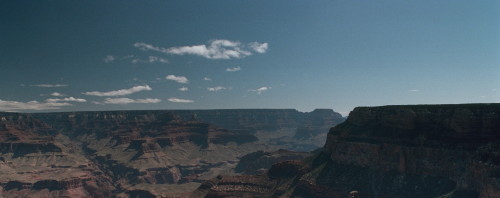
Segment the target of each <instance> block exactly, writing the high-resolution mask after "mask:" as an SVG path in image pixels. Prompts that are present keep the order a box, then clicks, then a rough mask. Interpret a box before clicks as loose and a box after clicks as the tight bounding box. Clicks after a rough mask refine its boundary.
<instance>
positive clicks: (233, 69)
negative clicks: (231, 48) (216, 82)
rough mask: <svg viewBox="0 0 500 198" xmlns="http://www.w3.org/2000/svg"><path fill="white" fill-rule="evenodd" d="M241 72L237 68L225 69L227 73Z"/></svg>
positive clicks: (239, 68)
mask: <svg viewBox="0 0 500 198" xmlns="http://www.w3.org/2000/svg"><path fill="white" fill-rule="evenodd" d="M240 70H241V67H240V66H238V67H231V68H226V71H227V72H236V71H240Z"/></svg>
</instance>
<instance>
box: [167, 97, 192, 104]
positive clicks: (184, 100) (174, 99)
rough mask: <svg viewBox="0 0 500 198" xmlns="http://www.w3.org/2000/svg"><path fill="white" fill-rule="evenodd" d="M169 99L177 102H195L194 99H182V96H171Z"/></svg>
mask: <svg viewBox="0 0 500 198" xmlns="http://www.w3.org/2000/svg"><path fill="white" fill-rule="evenodd" d="M168 101H170V102H176V103H192V102H194V101H193V100H188V99H180V98H169V99H168Z"/></svg>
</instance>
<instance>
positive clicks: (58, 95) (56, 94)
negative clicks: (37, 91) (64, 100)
mask: <svg viewBox="0 0 500 198" xmlns="http://www.w3.org/2000/svg"><path fill="white" fill-rule="evenodd" d="M50 95H51V96H55V97H62V96H65V95H64V94H61V93H59V92H54V93H51V94H50Z"/></svg>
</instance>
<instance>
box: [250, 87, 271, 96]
mask: <svg viewBox="0 0 500 198" xmlns="http://www.w3.org/2000/svg"><path fill="white" fill-rule="evenodd" d="M271 88H272V87H261V88H258V89H251V90H249V91H253V92H257V94H261V93H262V92H265V91H268V90H270V89H271Z"/></svg>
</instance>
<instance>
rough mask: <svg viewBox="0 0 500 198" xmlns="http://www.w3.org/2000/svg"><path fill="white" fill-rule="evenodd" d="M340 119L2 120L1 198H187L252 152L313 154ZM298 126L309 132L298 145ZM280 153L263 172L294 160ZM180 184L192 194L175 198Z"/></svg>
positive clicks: (191, 113) (223, 115)
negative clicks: (314, 140) (315, 140)
mask: <svg viewBox="0 0 500 198" xmlns="http://www.w3.org/2000/svg"><path fill="white" fill-rule="evenodd" d="M316 119H319V120H320V121H316ZM341 120H343V118H342V117H341V116H340V115H337V114H336V113H335V112H333V111H331V110H316V111H314V112H311V113H301V112H298V111H296V110H273V109H265V110H260V109H258V110H207V111H203V110H202V111H199V110H186V111H182V110H176V111H165V110H158V111H102V112H61V113H35V114H23V113H0V175H2V178H0V194H1V195H5V196H7V197H12V196H19V197H33V196H37V195H39V196H42V197H113V196H122V195H123V196H125V197H134V196H149V194H148V193H151V195H153V196H160V195H161V196H167V197H169V196H173V197H175V196H177V195H182V196H184V194H186V192H187V191H190V189H194V188H196V185H198V184H199V183H202V182H205V181H206V180H207V179H210V178H212V177H214V176H216V175H217V174H221V173H231V174H234V170H233V169H234V168H235V167H236V166H237V163H238V161H239V158H241V156H243V155H245V154H248V153H250V152H254V151H257V150H275V149H279V148H299V149H303V150H310V149H314V148H317V146H318V144H314V143H311V141H310V139H312V138H316V137H319V138H321V136H324V135H326V131H323V133H321V134H319V133H318V132H317V130H319V129H320V128H326V127H329V126H331V124H337V123H339V122H340V121H341ZM316 125H321V126H316ZM301 126H307V128H308V129H312V132H311V131H310V133H309V132H308V135H307V137H300V138H298V137H297V138H294V135H295V133H296V131H297V130H296V129H297V128H299V127H301ZM278 153H279V154H278ZM278 153H273V154H271V155H269V157H270V158H269V159H266V160H264V161H270V162H266V163H267V165H266V166H267V167H269V166H270V164H271V163H273V162H275V161H278V160H281V159H285V158H286V159H289V158H288V157H283V156H286V155H288V154H286V152H285V151H279V152H278ZM280 155H281V156H280ZM293 159H296V158H293ZM224 181H229V180H224ZM231 181H232V180H231ZM251 181H253V180H251ZM251 181H248V182H247V183H251ZM184 184H186V185H185V186H186V190H187V191H177V190H175V192H173V193H172V194H170V193H169V191H171V190H172V189H175V188H173V187H172V186H175V185H184ZM221 184H224V185H226V184H227V185H229V184H228V183H224V182H223V183H221ZM156 185H158V186H156ZM224 188H225V187H224ZM262 188H264V187H262ZM259 189H260V188H259ZM265 189H267V187H266V188H265ZM267 190H268V191H269V189H267ZM254 191H255V190H250V191H248V192H254ZM257 191H259V192H260V190H257ZM257 191H255V192H257ZM221 192H222V191H221ZM238 192H247V191H238ZM37 193H38V194H37ZM35 194H36V195H35Z"/></svg>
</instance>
